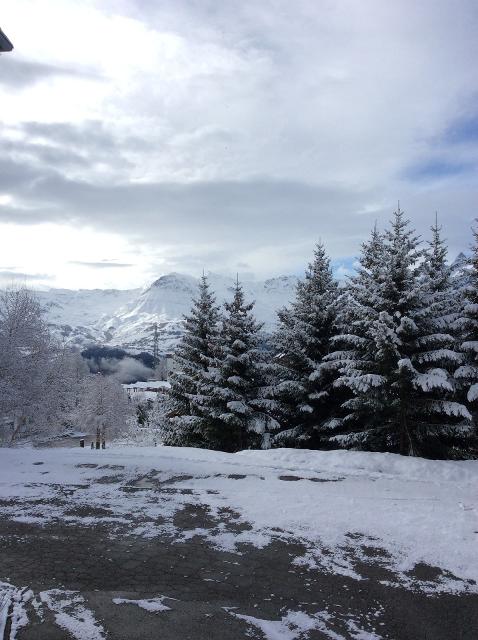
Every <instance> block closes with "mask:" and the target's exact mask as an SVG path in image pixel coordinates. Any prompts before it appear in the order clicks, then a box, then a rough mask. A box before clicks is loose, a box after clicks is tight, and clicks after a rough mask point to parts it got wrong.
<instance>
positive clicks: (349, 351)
mask: <svg viewBox="0 0 478 640" xmlns="http://www.w3.org/2000/svg"><path fill="white" fill-rule="evenodd" d="M356 271H357V273H356V275H353V276H351V277H350V279H349V282H348V284H347V286H346V287H345V288H344V289H343V290H342V292H341V295H340V296H339V299H338V304H337V306H338V314H337V332H336V335H334V336H332V338H331V343H332V349H331V353H330V354H329V355H327V356H326V357H325V360H326V361H328V362H330V364H331V366H333V367H334V368H335V370H336V371H337V372H338V373H337V378H336V380H335V382H334V386H335V389H336V390H337V391H341V392H342V393H343V392H344V390H346V391H349V396H348V397H347V398H345V400H344V401H343V403H342V405H341V407H340V408H339V409H337V408H336V410H335V411H336V413H335V416H336V419H335V420H332V421H331V422H330V423H329V424H330V427H331V428H329V429H328V432H329V434H328V435H329V441H330V446H337V445H339V446H342V447H346V448H363V449H368V448H369V449H378V450H380V449H385V448H386V446H385V442H384V440H385V438H386V436H385V435H384V433H383V431H384V425H383V415H384V413H385V411H386V407H387V406H389V404H390V399H389V389H388V386H387V383H388V381H387V378H386V376H385V375H383V371H382V367H381V366H379V365H378V362H377V346H376V342H375V336H374V334H373V330H372V328H373V327H374V325H375V324H376V323H377V322H378V321H379V317H380V313H381V312H382V311H384V310H385V296H384V287H385V277H386V247H385V239H384V237H383V234H381V233H380V232H379V231H378V229H377V225H375V227H374V229H373V231H372V234H371V237H370V239H369V240H368V241H367V242H364V243H363V244H362V247H361V254H360V257H359V259H358V265H357V269H356ZM324 437H325V434H324Z"/></svg>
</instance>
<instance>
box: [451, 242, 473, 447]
mask: <svg viewBox="0 0 478 640" xmlns="http://www.w3.org/2000/svg"><path fill="white" fill-rule="evenodd" d="M473 235H474V240H475V242H474V245H473V248H472V255H471V258H470V259H469V261H468V266H469V270H468V273H467V278H466V285H465V286H464V287H463V289H462V290H461V291H462V292H463V291H464V293H465V300H464V304H463V309H462V317H461V323H460V325H461V331H462V336H461V337H462V343H461V351H462V353H463V354H464V358H465V361H464V363H463V364H462V365H461V366H460V367H458V369H457V370H456V372H455V377H456V379H457V380H458V381H459V382H460V384H461V386H462V388H463V391H464V394H465V397H466V400H467V402H468V406H469V408H470V411H471V414H472V420H473V432H472V435H471V438H472V445H471V447H470V449H472V451H473V453H474V455H475V456H477V455H478V442H477V440H478V231H476V230H474V231H473ZM460 282H461V283H463V278H461V280H460Z"/></svg>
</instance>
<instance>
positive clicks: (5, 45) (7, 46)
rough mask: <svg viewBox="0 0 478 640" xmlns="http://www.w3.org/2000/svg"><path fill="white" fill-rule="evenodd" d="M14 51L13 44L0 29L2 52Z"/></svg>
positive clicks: (0, 48) (0, 50) (0, 47)
mask: <svg viewBox="0 0 478 640" xmlns="http://www.w3.org/2000/svg"><path fill="white" fill-rule="evenodd" d="M12 49H13V44H12V43H11V42H10V40H9V39H8V38H7V36H6V35H5V34H4V33H3V31H2V30H1V29H0V52H2V53H3V52H6V51H11V50H12Z"/></svg>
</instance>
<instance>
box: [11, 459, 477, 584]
mask: <svg viewBox="0 0 478 640" xmlns="http://www.w3.org/2000/svg"><path fill="white" fill-rule="evenodd" d="M94 465H97V466H94ZM171 478H175V482H176V486H178V487H180V488H181V491H180V492H178V493H175V494H174V495H173V494H168V493H155V492H154V487H155V483H158V482H159V483H161V482H163V481H166V480H167V479H169V480H170V479H171ZM98 480H99V482H98ZM125 489H127V490H129V491H130V493H129V497H128V501H125V499H124V497H125V494H124V490H125ZM65 495H68V496H69V498H68V501H67V503H66V504H65V503H64V502H62V501H61V500H58V499H57V498H58V497H61V496H63V497H64V496H65ZM72 505H74V506H75V507H79V506H81V505H87V506H88V507H89V508H92V507H93V508H94V507H95V506H98V507H105V506H106V507H107V508H108V515H99V516H94V517H92V516H88V517H86V518H85V517H82V516H81V515H71V514H70V515H68V514H67V513H66V512H67V511H70V510H71V507H72ZM185 505H196V506H198V505H203V506H204V505H205V506H206V507H207V508H208V512H209V514H210V515H211V517H213V518H217V519H218V520H220V514H221V513H223V512H224V509H227V510H230V512H233V513H235V514H238V519H237V522H238V523H248V524H249V525H250V528H249V527H243V528H240V531H238V532H236V533H234V532H231V531H230V530H227V528H226V527H222V528H221V526H219V527H218V528H214V529H211V528H201V527H200V526H199V527H198V528H197V529H195V530H187V531H184V530H181V529H180V528H178V527H176V526H175V525H174V523H173V519H174V515H175V514H176V513H177V512H178V511H179V510H181V509H183V508H184V506H185ZM132 513H133V514H134V515H135V517H134V518H133V519H132V518H131V514H132ZM0 516H3V517H8V518H9V519H13V520H16V521H19V522H33V523H38V524H44V523H48V522H51V521H52V520H54V519H61V520H63V521H65V522H71V523H72V524H73V523H75V522H78V523H80V522H81V523H83V524H88V521H90V522H93V521H95V520H100V521H103V522H105V523H107V524H109V526H111V531H112V535H115V528H117V529H118V531H119V530H120V529H121V530H122V531H124V527H125V526H126V527H128V531H129V532H130V533H132V534H134V535H137V536H138V535H139V536H143V537H146V538H154V537H155V536H160V535H164V534H167V535H171V536H174V537H175V539H176V540H177V542H178V543H181V542H182V541H186V540H188V539H190V538H191V537H192V536H196V535H198V536H200V537H202V538H204V539H205V540H207V541H208V543H209V544H210V545H212V546H213V547H215V548H218V549H222V550H229V551H234V552H237V553H238V554H240V548H241V547H240V545H241V543H248V544H251V545H254V546H256V547H264V546H266V545H268V544H269V543H271V541H272V540H274V539H277V538H279V539H283V540H290V539H294V540H296V541H299V542H301V543H303V544H304V546H305V547H306V549H307V551H306V553H305V554H304V555H303V556H302V557H299V558H297V559H296V560H295V562H296V563H297V564H302V565H304V564H306V565H308V566H310V567H315V568H319V569H320V570H323V571H327V572H333V573H335V574H337V573H338V574H342V575H344V576H351V577H353V578H355V579H357V580H360V579H361V577H362V576H361V575H360V571H359V570H358V569H357V559H360V558H362V559H363V560H364V561H366V562H373V561H374V560H373V558H372V560H371V554H370V550H371V549H373V550H376V551H378V557H379V558H380V563H381V565H382V566H386V567H387V568H389V569H390V570H391V571H393V573H394V575H395V576H396V584H397V585H399V584H400V585H405V586H406V587H407V588H410V589H418V590H426V591H428V592H434V593H439V592H442V593H443V592H454V593H457V592H477V591H478V586H477V584H476V583H477V582H478V553H477V549H478V461H465V462H454V461H428V460H423V459H419V458H404V457H401V456H397V455H393V454H379V453H359V452H347V451H331V452H320V451H297V450H291V449H279V450H271V451H243V452H241V453H238V454H226V453H220V452H213V451H206V450H198V449H191V448H174V447H157V448H154V447H151V448H141V447H119V446H117V447H112V448H110V449H107V450H106V451H91V450H89V449H79V448H78V449H72V448H69V449H41V450H39V449H31V448H21V449H20V448H19V449H0ZM374 555H377V554H376V553H374V554H372V556H374ZM422 563H423V564H426V565H430V566H432V567H437V568H439V569H441V572H438V576H437V577H435V578H434V579H433V580H429V581H425V580H419V579H418V578H414V577H411V575H410V573H409V572H410V571H411V570H412V569H413V568H414V567H415V566H416V565H420V564H422Z"/></svg>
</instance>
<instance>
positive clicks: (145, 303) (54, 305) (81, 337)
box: [36, 273, 298, 353]
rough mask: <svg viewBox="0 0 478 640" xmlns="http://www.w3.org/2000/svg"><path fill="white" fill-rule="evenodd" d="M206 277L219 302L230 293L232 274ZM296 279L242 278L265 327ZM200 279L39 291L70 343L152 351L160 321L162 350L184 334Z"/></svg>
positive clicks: (180, 277)
mask: <svg viewBox="0 0 478 640" xmlns="http://www.w3.org/2000/svg"><path fill="white" fill-rule="evenodd" d="M208 280H209V283H210V285H211V288H212V290H213V291H214V292H215V294H216V297H217V302H218V303H219V304H222V303H223V302H224V301H225V300H230V299H231V298H232V295H233V289H234V279H233V278H229V277H227V276H221V275H217V274H209V275H208ZM297 281H298V278H296V277H295V276H280V277H277V278H271V279H269V280H265V281H257V280H252V281H244V282H242V286H243V288H244V292H245V295H246V299H247V300H255V303H256V304H255V308H254V311H255V315H256V317H257V319H258V320H259V321H260V322H262V323H264V327H263V329H264V331H265V332H267V333H269V332H270V331H272V329H273V327H274V324H275V320H276V316H277V310H278V309H280V308H281V307H283V306H285V305H287V304H288V303H289V302H290V301H291V300H292V299H293V297H294V294H295V289H296V285H297ZM198 283H199V280H198V279H197V278H194V277H192V276H188V275H184V274H180V273H169V274H167V275H163V276H161V277H160V278H158V279H157V280H155V281H154V282H153V283H152V284H151V285H150V286H149V287H146V288H144V289H128V290H120V289H80V290H70V289H49V290H48V291H37V292H36V295H37V297H38V299H39V301H40V304H41V305H42V307H43V308H44V310H45V312H46V318H47V321H48V323H49V325H50V327H51V328H52V330H53V332H54V333H55V334H56V335H58V336H60V337H61V338H62V339H63V340H65V341H66V342H68V343H69V344H71V345H75V346H78V347H80V348H85V347H87V346H91V345H93V344H97V345H108V346H118V347H121V348H123V349H126V350H128V351H131V352H139V351H151V350H152V341H153V338H152V336H153V326H154V324H155V323H156V324H157V330H158V337H159V349H160V352H163V353H168V352H170V351H171V350H172V349H173V348H174V346H175V345H176V344H177V342H178V340H179V339H180V337H181V335H182V334H183V331H184V325H183V315H184V314H186V313H188V311H189V309H190V307H191V301H192V299H193V297H194V296H195V295H196V293H197V290H198Z"/></svg>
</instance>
